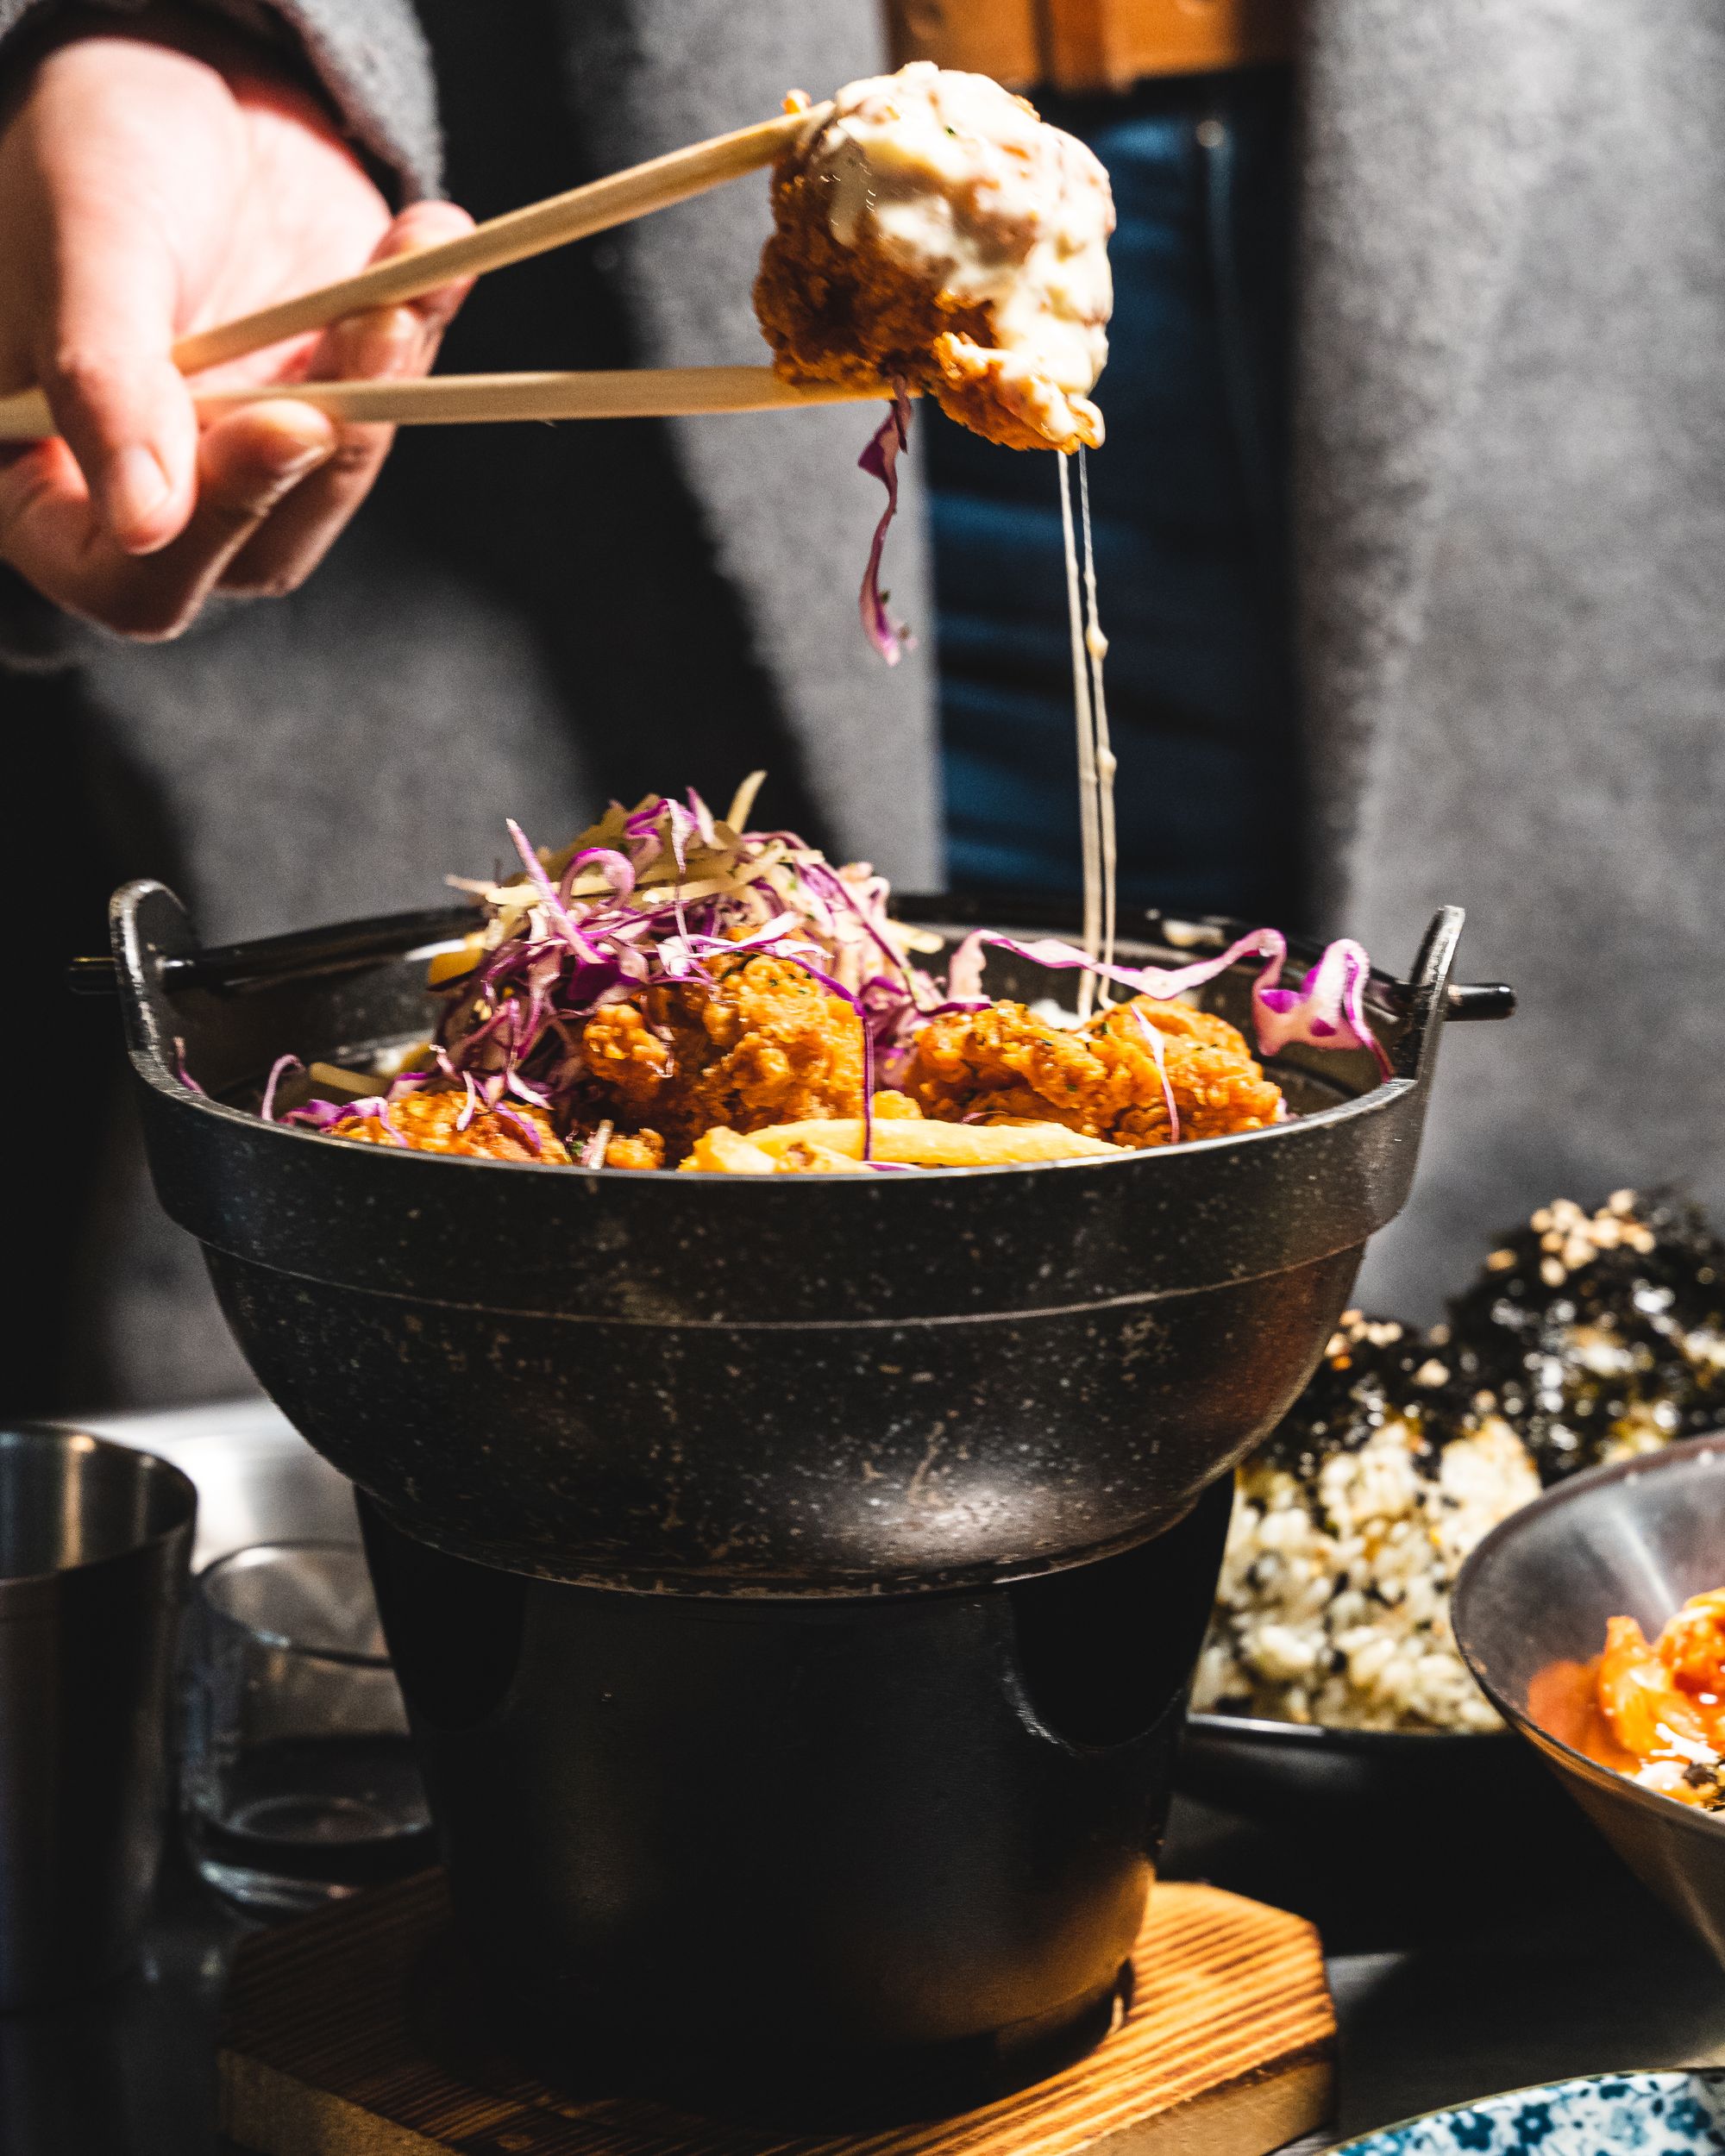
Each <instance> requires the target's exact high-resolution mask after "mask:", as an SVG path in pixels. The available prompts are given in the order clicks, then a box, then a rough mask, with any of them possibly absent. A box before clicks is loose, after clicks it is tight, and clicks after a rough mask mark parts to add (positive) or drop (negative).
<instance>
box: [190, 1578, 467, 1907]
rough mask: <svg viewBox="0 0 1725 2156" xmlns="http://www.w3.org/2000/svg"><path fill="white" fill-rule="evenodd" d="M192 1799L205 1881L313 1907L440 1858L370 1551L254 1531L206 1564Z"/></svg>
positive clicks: (194, 1703)
mask: <svg viewBox="0 0 1725 2156" xmlns="http://www.w3.org/2000/svg"><path fill="white" fill-rule="evenodd" d="M187 1645H188V1653H187V1660H186V1665H185V1727H184V1745H183V1765H182V1773H181V1808H182V1812H183V1815H184V1819H185V1831H186V1834H187V1838H188V1840H189V1843H190V1846H191V1854H192V1857H193V1859H194V1861H195V1862H196V1864H197V1866H198V1871H199V1872H200V1873H201V1874H202V1876H203V1877H204V1878H205V1879H206V1880H207V1881H208V1882H209V1883H210V1885H211V1886H213V1887H215V1888H216V1889H217V1890H218V1891H220V1892H221V1893H223V1894H224V1895H227V1896H229V1898H230V1899H232V1900H234V1901H236V1902H243V1903H245V1904H247V1905H248V1907H251V1908H259V1909H281V1910H290V1909H307V1908H317V1907H318V1906H319V1905H320V1904H322V1903H323V1902H329V1901H335V1900H336V1899H338V1898H340V1897H341V1896H343V1895H347V1894H352V1893H354V1892H355V1891H356V1890H358V1889H359V1888H361V1887H366V1886H375V1885H378V1884H380V1883H383V1882H384V1881H386V1880H389V1879H399V1878H404V1877H406V1876H407V1874H408V1873H410V1872H411V1871H418V1870H420V1869H422V1868H423V1866H424V1865H429V1864H433V1863H435V1862H436V1848H435V1846H434V1844H433V1839H432V1833H431V1815H430V1811H429V1809H428V1808H427V1806H426V1802H425V1792H424V1789H423V1786H422V1784H421V1783H420V1779H419V1771H418V1769H417V1766H416V1764H414V1758H413V1752H412V1747H411V1744H410V1742H409V1739H408V1733H407V1716H406V1714H405V1710H404V1708H403V1707H402V1703H401V1692H400V1689H399V1688H398V1685H397V1683H396V1681H395V1673H394V1671H393V1670H392V1669H391V1667H390V1663H389V1656H388V1653H387V1652H386V1649H385V1646H384V1640H383V1633H382V1628H381V1626H380V1624H379V1622H378V1614H377V1604H376V1602H375V1601H373V1596H372V1584H371V1579H370V1576H369V1575H368V1574H367V1570H366V1561H365V1557H364V1553H363V1552H362V1551H361V1550H359V1549H358V1548H357V1547H355V1546H354V1545H350V1544H347V1543H335V1542H273V1543H269V1542H267V1543H258V1544H256V1545H254V1546H253V1547H252V1548H250V1549H246V1550H236V1551H234V1552H233V1553H232V1554H231V1555H230V1556H228V1557H222V1558H219V1559H218V1560H217V1561H216V1563H215V1564H211V1565H210V1566H208V1567H206V1569H205V1570H204V1571H203V1572H201V1573H200V1574H199V1575H198V1579H197V1582H196V1583H195V1586H194V1589H193V1594H192V1602H191V1629H190V1637H189V1639H188V1643H187Z"/></svg>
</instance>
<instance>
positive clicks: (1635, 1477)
mask: <svg viewBox="0 0 1725 2156" xmlns="http://www.w3.org/2000/svg"><path fill="white" fill-rule="evenodd" d="M1722 1583H1725V1435H1720V1436H1714V1437H1704V1438H1688V1439H1685V1440H1684V1442H1683V1443H1682V1444H1680V1445H1672V1446H1670V1447H1669V1448H1668V1449H1667V1450H1666V1451H1662V1452H1654V1453H1648V1454H1644V1455H1642V1456H1641V1457H1639V1458H1637V1459H1632V1460H1624V1461H1619V1462H1617V1463H1615V1464H1614V1465H1612V1466H1609V1467H1600V1468H1595V1469H1593V1470H1591V1472H1590V1473H1588V1474H1585V1475H1578V1476H1575V1478H1574V1479H1573V1480H1572V1481H1571V1482H1562V1483H1559V1486H1558V1487H1557V1488H1556V1489H1551V1490H1547V1491H1546V1494H1545V1495H1544V1496H1543V1497H1540V1498H1539V1499H1537V1500H1536V1501H1534V1503H1533V1504H1531V1505H1529V1506H1527V1507H1526V1508H1525V1509H1524V1510H1522V1511H1521V1512H1518V1513H1515V1514H1512V1515H1511V1516H1510V1517H1509V1519H1508V1520H1504V1521H1503V1522H1502V1525H1501V1526H1497V1527H1495V1528H1493V1530H1492V1532H1490V1534H1489V1535H1488V1536H1487V1537H1486V1538H1485V1539H1484V1542H1482V1543H1481V1544H1480V1545H1479V1547H1478V1548H1477V1550H1476V1551H1474V1552H1473V1554H1472V1556H1471V1557H1469V1559H1468V1561H1467V1563H1466V1564H1465V1566H1464V1567H1463V1568H1462V1573H1461V1576H1460V1578H1459V1579H1458V1581H1457V1583H1456V1589H1455V1596H1454V1601H1453V1605H1452V1610H1453V1618H1454V1624H1455V1635H1456V1643H1457V1645H1458V1646H1459V1647H1460V1649H1461V1651H1462V1653H1463V1655H1464V1656H1465V1658H1466V1660H1467V1664H1468V1667H1469V1668H1470V1669H1471V1670H1472V1671H1473V1674H1474V1676H1475V1677H1477V1679H1478V1680H1479V1683H1481V1685H1483V1686H1484V1689H1485V1692H1486V1694H1487V1695H1488V1697H1489V1698H1490V1700H1491V1702H1492V1703H1493V1705H1494V1706H1495V1707H1496V1708H1497V1710H1498V1712H1499V1713H1500V1714H1502V1716H1503V1718H1504V1720H1506V1721H1507V1722H1509V1724H1510V1725H1511V1727H1513V1728H1515V1729H1516V1730H1517V1731H1519V1732H1520V1733H1521V1736H1523V1737H1524V1738H1526V1739H1527V1742H1528V1743H1529V1744H1531V1745H1534V1746H1535V1747H1536V1748H1537V1749H1538V1751H1539V1752H1540V1755H1541V1757H1542V1758H1544V1759H1545V1761H1546V1764H1547V1765H1548V1766H1549V1767H1551V1768H1552V1769H1553V1771H1554V1772H1555V1773H1556V1775H1557V1777H1558V1778H1559V1781H1560V1782H1561V1783H1563V1785H1564V1787H1565V1789H1567V1790H1568V1791H1569V1793H1570V1795H1571V1796H1572V1797H1573V1798H1574V1799H1575V1801H1576V1802H1577V1803H1578V1804H1579V1805H1580V1807H1581V1808H1582V1810H1583V1811H1584V1812H1585V1813H1586V1814H1587V1816H1588V1818H1589V1819H1590V1820H1591V1821H1592V1822H1593V1824H1594V1825H1595V1826H1596V1827H1597V1828H1598V1829H1599V1831H1600V1833H1602V1834H1603V1835H1604V1836H1605V1838H1606V1839H1607V1840H1608V1841H1609V1843H1610V1844H1611V1846H1613V1848H1615V1850H1616V1852H1617V1853H1618V1855H1619V1856H1621V1857H1622V1858H1623V1860H1624V1861H1625V1863H1626V1864H1628V1866H1629V1867H1630V1869H1631V1870H1632V1871H1634V1873H1635V1874H1636V1875H1637V1877H1639V1878H1640V1880H1641V1881H1642V1883H1644V1884H1645V1885H1647V1886H1648V1887H1650V1888H1651V1889H1652V1890H1653V1892H1654V1893H1655V1894H1656V1895H1658V1896H1659V1898H1660V1900H1661V1901H1663V1902H1665V1903H1666V1905H1667V1906H1668V1907H1669V1908H1672V1910H1673V1911H1674V1912H1675V1913H1676V1915H1678V1916H1679V1917H1681V1918H1682V1919H1683V1921H1684V1922H1685V1923H1687V1924H1688V1925H1689V1926H1690V1927H1691V1929H1692V1930H1693V1931H1694V1932H1696V1934H1697V1935H1698V1936H1699V1937H1700V1938H1701V1939H1702V1940H1703V1941H1704V1943H1705V1944H1706V1946H1708V1947H1709V1950H1710V1951H1711V1952H1713V1953H1714V1954H1715V1955H1716V1957H1717V1959H1719V1960H1720V1961H1721V1962H1722V1963H1725V1814H1713V1813H1708V1812H1703V1811H1700V1810H1698V1809H1697V1808H1695V1807H1694V1806H1692V1805H1688V1804H1678V1803H1676V1802H1673V1801H1672V1799H1671V1798H1669V1797H1665V1796H1659V1793H1658V1792H1657V1791H1656V1790H1653V1789H1642V1788H1641V1787H1640V1785H1639V1784H1638V1783H1634V1782H1632V1781H1630V1780H1628V1777H1625V1776H1623V1775H1621V1774H1615V1773H1614V1772H1613V1771H1611V1770H1610V1769H1609V1767H1603V1766H1600V1765H1598V1764H1596V1762H1595V1761H1593V1760H1591V1759H1589V1758H1585V1757H1584V1755H1583V1754H1582V1753H1581V1752H1578V1751H1577V1750H1576V1749H1575V1748H1574V1747H1573V1746H1572V1745H1569V1744H1566V1743H1565V1742H1564V1741H1563V1739H1561V1738H1560V1737H1559V1736H1557V1735H1554V1734H1553V1733H1552V1732H1551V1731H1549V1730H1547V1729H1544V1728H1541V1727H1540V1725H1539V1724H1538V1723H1537V1722H1535V1721H1534V1719H1533V1717H1532V1715H1531V1714H1530V1713H1529V1711H1528V1689H1529V1687H1530V1685H1531V1684H1532V1683H1533V1680H1534V1677H1535V1676H1536V1675H1537V1674H1538V1672H1539V1671H1540V1670H1542V1669H1545V1668H1546V1667H1547V1666H1548V1665H1549V1664H1552V1663H1553V1662H1584V1661H1586V1660H1588V1659H1589V1658H1590V1657H1591V1656H1593V1655H1596V1654H1597V1653H1598V1651H1599V1650H1600V1649H1601V1647H1603V1645H1604V1644H1605V1620H1606V1619H1607V1618H1608V1617H1615V1616H1629V1617H1633V1618H1634V1619H1635V1620H1636V1621H1637V1622H1638V1623H1639V1624H1640V1626H1641V1628H1642V1630H1643V1631H1644V1632H1646V1633H1647V1635H1648V1637H1649V1638H1652V1637H1653V1634H1654V1633H1657V1632H1658V1631H1659V1628H1660V1627H1661V1626H1663V1625H1664V1623H1665V1620H1666V1619H1667V1618H1668V1617H1670V1616H1671V1615H1672V1613H1673V1612H1674V1611H1675V1610H1676V1609H1678V1608H1679V1607H1680V1605H1681V1604H1682V1603H1683V1602H1684V1601H1686V1600H1687V1599H1688V1597H1689V1596H1690V1595H1698V1594H1700V1593H1702V1592H1703V1589H1708V1588H1712V1587H1718V1586H1720V1585H1721V1584H1722Z"/></svg>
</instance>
